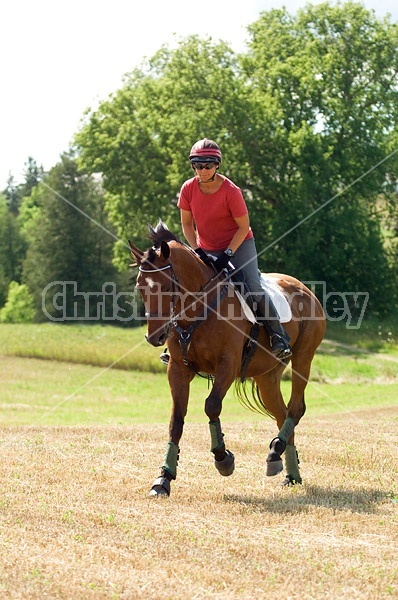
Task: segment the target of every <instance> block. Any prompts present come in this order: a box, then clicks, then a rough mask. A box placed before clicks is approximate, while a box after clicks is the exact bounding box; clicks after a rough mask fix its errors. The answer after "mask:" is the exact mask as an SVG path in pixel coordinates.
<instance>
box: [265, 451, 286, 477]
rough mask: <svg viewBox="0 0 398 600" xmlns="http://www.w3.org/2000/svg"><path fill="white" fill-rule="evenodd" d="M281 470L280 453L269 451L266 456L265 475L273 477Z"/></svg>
mask: <svg viewBox="0 0 398 600" xmlns="http://www.w3.org/2000/svg"><path fill="white" fill-rule="evenodd" d="M281 471H283V462H282V459H281V457H280V455H279V454H278V453H277V452H270V453H269V454H268V456H267V470H266V472H265V474H266V476H267V477H274V476H275V475H278V473H280V472H281Z"/></svg>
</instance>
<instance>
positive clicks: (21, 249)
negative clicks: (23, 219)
mask: <svg viewBox="0 0 398 600" xmlns="http://www.w3.org/2000/svg"><path fill="white" fill-rule="evenodd" d="M25 251H26V244H25V242H24V240H23V238H22V236H21V233H20V229H19V224H18V221H17V218H16V217H15V215H14V213H13V211H11V210H10V207H9V204H8V202H7V200H6V198H5V197H4V196H2V195H0V306H2V305H3V304H4V302H5V293H6V288H7V287H8V284H9V283H10V281H18V282H20V280H21V273H22V260H23V257H24V255H25ZM1 281H2V282H3V284H1Z"/></svg>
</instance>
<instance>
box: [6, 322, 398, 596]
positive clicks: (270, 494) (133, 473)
mask: <svg viewBox="0 0 398 600" xmlns="http://www.w3.org/2000/svg"><path fill="white" fill-rule="evenodd" d="M144 332H145V329H140V330H121V329H116V328H105V327H99V326H95V327H84V326H83V327H63V326H57V325H48V326H47V325H32V326H19V325H10V326H8V325H7V326H6V325H0V390H1V392H0V393H1V396H0V424H1V426H0V597H4V598H7V599H8V598H10V599H29V600H30V599H32V600H36V599H37V600H39V599H40V600H42V599H43V598H50V599H54V600H58V599H65V600H70V599H73V600H74V599H77V600H80V599H82V600H85V599H91V598H92V599H95V600H97V599H101V600H102V599H123V600H126V599H128V600H135V599H136V598H142V599H148V600H152V599H154V600H157V599H160V598H162V599H163V598H164V599H173V600H176V599H177V600H183V599H184V600H185V599H186V598H190V599H191V598H198V599H217V600H218V599H219V600H221V599H223V600H224V599H228V600H229V599H232V600H234V599H244V600H249V599H250V600H251V599H252V598H259V599H268V598H271V597H273V596H276V597H278V598H279V599H280V600H288V599H297V600H298V599H300V600H302V599H309V600H318V599H322V600H323V599H333V600H335V599H336V600H340V599H341V598H345V597H350V598H354V599H356V598H358V599H359V598H360V599H361V600H368V599H369V600H370V599H372V600H375V599H376V600H377V599H384V598H386V599H387V598H394V597H397V595H398V562H397V547H398V527H397V526H398V516H397V510H398V483H397V476H398V400H397V398H398V347H397V345H396V343H395V340H396V334H395V332H394V333H392V334H391V336H385V335H384V334H383V336H381V337H383V338H384V339H383V340H380V339H378V344H377V347H376V346H374V345H373V346H371V344H370V342H367V341H366V339H367V338H366V336H362V337H361V339H360V336H359V335H358V334H357V337H355V332H353V333H352V335H351V337H350V338H349V339H347V338H345V337H344V336H345V333H344V332H343V333H342V332H339V331H336V332H334V334H333V336H331V337H330V338H328V339H327V340H326V341H325V342H324V343H323V344H322V346H321V348H320V350H319V353H318V354H317V356H316V358H315V360H314V364H313V377H312V379H311V382H310V384H309V385H308V388H307V395H306V401H307V413H306V415H305V417H304V418H303V419H302V421H301V422H300V425H299V426H298V428H297V436H296V444H297V447H298V451H299V454H300V460H301V464H300V467H301V473H302V476H303V485H302V486H296V487H294V488H288V489H286V488H281V487H279V486H278V483H279V482H280V481H281V479H282V477H283V476H277V477H276V478H266V477H265V458H266V455H267V452H268V445H269V441H270V439H272V437H274V436H275V434H276V433H277V432H276V428H275V424H274V422H273V421H272V420H271V419H268V418H266V417H262V416H260V415H257V414H255V413H251V412H249V411H247V410H246V409H244V408H242V407H241V406H240V405H239V403H238V401H237V400H236V399H235V397H234V392H233V390H232V389H231V390H230V392H229V393H228V395H227V397H226V399H225V401H224V407H223V413H222V422H223V429H224V433H225V436H226V438H225V439H226V443H227V446H228V447H229V448H230V449H231V450H232V451H233V452H234V453H235V455H236V471H235V473H234V474H233V475H232V476H231V477H230V478H223V477H221V476H220V475H219V474H218V473H217V471H216V470H215V468H214V466H213V464H212V462H213V461H212V455H211V453H210V451H209V447H210V436H209V432H208V425H207V420H206V417H205V415H204V412H203V402H204V398H205V397H206V396H207V395H208V389H207V382H206V381H204V380H202V379H199V378H196V379H195V380H194V382H193V384H192V389H191V396H190V405H189V412H188V417H187V420H186V425H185V430H184V435H183V438H182V441H181V457H180V463H179V470H178V478H177V481H176V482H173V484H172V494H171V497H170V498H169V499H168V500H163V501H159V500H155V501H154V500H150V499H149V498H148V492H149V489H150V486H151V484H152V481H153V479H154V478H155V477H156V476H157V475H158V465H159V464H160V463H161V460H162V457H163V452H164V450H165V445H166V442H167V422H168V419H169V414H170V394H169V390H168V384H167V377H166V374H165V367H163V366H162V365H161V364H160V362H159V360H158V355H159V350H156V349H152V348H150V347H149V345H148V344H146V343H145V342H144V343H143V334H144ZM332 333H333V332H332ZM336 339H337V340H338V341H336ZM357 342H358V343H357ZM370 349H372V351H370ZM375 350H376V351H375ZM121 356H123V357H124V358H123V361H120V360H119V358H120V357H121ZM110 367H111V368H110ZM118 367H120V368H118ZM289 386H290V381H289V373H287V376H286V379H285V381H283V390H284V392H285V394H286V395H288V393H289Z"/></svg>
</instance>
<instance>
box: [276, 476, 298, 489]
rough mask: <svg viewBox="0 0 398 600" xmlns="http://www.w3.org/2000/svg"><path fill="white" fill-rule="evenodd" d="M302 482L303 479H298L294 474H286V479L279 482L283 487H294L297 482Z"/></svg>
mask: <svg viewBox="0 0 398 600" xmlns="http://www.w3.org/2000/svg"><path fill="white" fill-rule="evenodd" d="M298 483H299V484H301V479H300V481H298V480H297V479H294V478H293V477H292V475H286V477H285V479H284V480H283V481H282V482H281V483H280V484H279V485H280V486H281V487H293V486H294V485H296V484H298Z"/></svg>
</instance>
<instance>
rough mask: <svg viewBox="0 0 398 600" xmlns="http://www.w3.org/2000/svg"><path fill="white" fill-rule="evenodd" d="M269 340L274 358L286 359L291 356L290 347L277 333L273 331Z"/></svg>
mask: <svg viewBox="0 0 398 600" xmlns="http://www.w3.org/2000/svg"><path fill="white" fill-rule="evenodd" d="M269 342H270V346H271V352H272V354H273V355H274V356H275V358H277V359H279V360H286V359H288V358H290V357H291V356H292V349H291V348H290V346H289V344H287V343H286V342H285V341H284V340H283V338H281V336H280V335H278V334H277V333H274V334H272V335H271V336H270V339H269Z"/></svg>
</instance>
